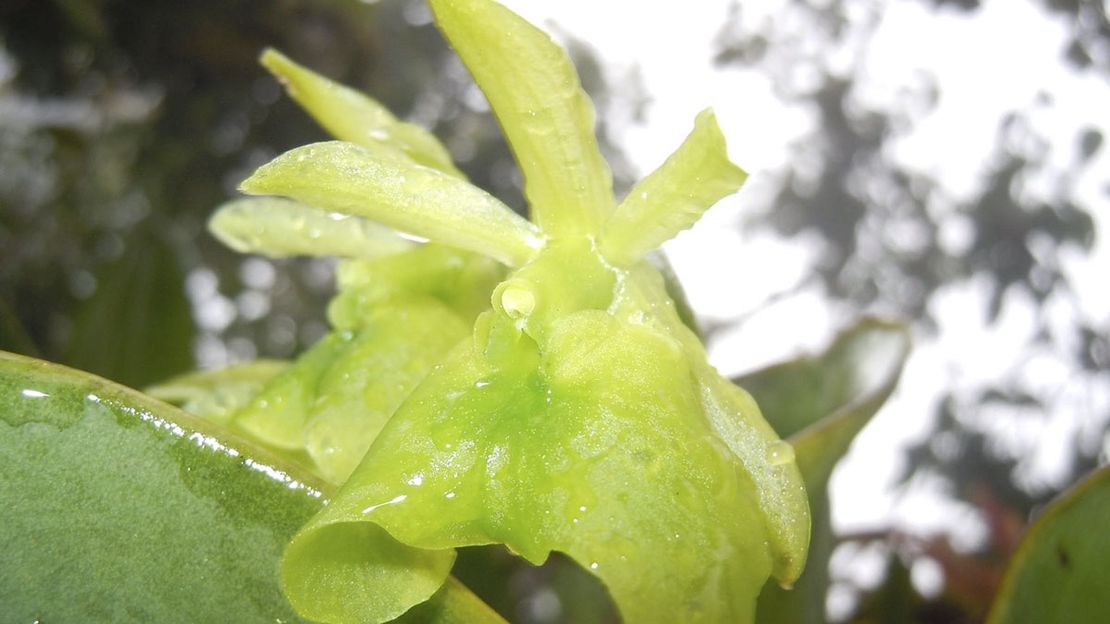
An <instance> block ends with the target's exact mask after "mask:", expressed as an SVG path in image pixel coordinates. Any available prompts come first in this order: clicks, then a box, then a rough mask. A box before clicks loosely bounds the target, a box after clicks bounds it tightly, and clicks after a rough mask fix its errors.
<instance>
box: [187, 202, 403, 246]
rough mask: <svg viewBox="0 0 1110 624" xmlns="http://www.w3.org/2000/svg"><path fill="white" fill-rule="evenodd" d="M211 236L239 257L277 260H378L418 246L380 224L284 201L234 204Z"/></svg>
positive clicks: (219, 216) (212, 226) (216, 218)
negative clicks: (327, 257)
mask: <svg viewBox="0 0 1110 624" xmlns="http://www.w3.org/2000/svg"><path fill="white" fill-rule="evenodd" d="M208 231H209V232H211V233H212V235H213V236H215V237H216V238H218V239H219V240H220V242H222V243H223V244H225V245H227V246H228V247H230V248H232V249H234V250H235V251H238V252H239V253H256V254H262V255H265V256H269V257H271V258H285V257H288V256H299V255H305V256H324V255H326V256H339V257H341V258H373V257H376V256H381V255H387V254H392V253H398V252H401V251H405V250H406V249H411V248H412V246H413V244H414V243H413V242H412V241H410V240H407V239H405V238H403V237H401V236H399V235H398V234H397V233H396V232H395V231H393V230H392V229H390V228H387V227H385V226H384V225H381V224H380V223H375V222H373V221H370V220H368V219H363V218H361V217H352V216H351V215H346V214H340V213H336V212H330V213H329V212H324V211H323V210H316V209H315V208H311V207H309V206H305V205H304V204H302V203H299V202H295V201H292V200H289V199H283V198H280V197H248V198H244V199H237V200H234V201H230V202H228V203H226V204H224V205H222V206H220V207H219V208H218V209H217V210H216V213H215V214H213V215H212V218H211V219H209V220H208Z"/></svg>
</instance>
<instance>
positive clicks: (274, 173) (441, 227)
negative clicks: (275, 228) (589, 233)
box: [240, 141, 543, 266]
mask: <svg viewBox="0 0 1110 624" xmlns="http://www.w3.org/2000/svg"><path fill="white" fill-rule="evenodd" d="M240 188H241V189H242V190H243V191H244V192H245V193H248V194H251V195H282V196H285V197H290V198H292V199H295V200H297V201H300V202H302V203H305V204H308V205H310V206H315V207H317V208H321V209H324V210H328V211H331V212H338V213H341V214H349V215H355V216H360V217H366V218H368V219H371V220H373V221H377V222H380V223H384V224H385V225H388V226H390V227H392V228H395V229H397V230H400V231H402V232H407V233H409V234H413V235H416V236H421V237H424V238H427V239H429V240H431V241H433V242H438V243H442V244H445V245H450V246H452V247H458V248H460V249H466V250H469V251H474V252H477V253H481V254H484V255H487V256H489V257H491V258H494V259H495V260H498V261H500V262H503V263H505V264H507V265H510V266H517V265H520V264H523V263H524V262H525V261H527V260H528V259H529V258H531V257H532V256H533V255H534V254H535V252H536V250H537V249H538V248H539V247H541V246H542V244H543V239H542V237H541V236H540V233H539V231H538V230H537V229H536V227H535V226H534V225H532V224H531V223H529V222H528V221H526V220H525V219H523V218H521V217H520V216H519V215H517V214H516V213H514V212H513V211H512V210H510V209H509V207H508V206H506V205H505V204H503V203H501V202H500V201H498V200H497V199H496V198H494V197H493V196H492V195H490V194H489V193H486V192H485V191H483V190H481V189H478V188H477V187H475V186H473V185H471V184H470V183H468V182H466V181H465V180H460V179H458V178H455V177H452V176H449V175H447V174H445V173H443V172H440V171H437V170H435V169H432V168H430V167H425V166H423V165H418V164H416V163H414V162H412V161H411V160H408V159H402V158H391V157H389V156H387V155H385V154H377V153H374V152H372V151H370V150H368V149H366V148H363V147H361V146H358V145H355V144H354V143H347V142H343V141H331V142H327V143H314V144H312V145H306V146H304V147H298V148H296V149H293V150H290V151H288V152H286V153H285V154H282V155H281V156H278V157H277V158H276V159H274V160H273V161H271V162H270V163H269V164H266V165H263V166H262V167H260V168H259V169H258V170H257V171H255V172H254V175H252V176H251V177H250V178H248V179H247V180H246V181H244V182H243V184H242V185H241V187H240Z"/></svg>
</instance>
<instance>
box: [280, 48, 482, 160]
mask: <svg viewBox="0 0 1110 624" xmlns="http://www.w3.org/2000/svg"><path fill="white" fill-rule="evenodd" d="M261 60H262V64H263V65H264V66H266V69H268V70H270V72H271V73H272V74H273V75H274V76H275V77H276V78H277V79H278V80H279V81H280V82H281V83H282V84H284V85H285V88H286V90H288V91H289V95H291V96H292V97H293V99H295V100H296V101H297V102H298V103H299V104H300V105H301V106H303V107H304V108H305V110H307V111H308V113H309V114H310V115H312V117H313V118H314V119H316V121H318V122H319V123H320V125H321V126H323V127H324V129H326V130H327V131H328V132H329V133H330V134H331V135H332V136H334V137H335V138H337V139H339V140H341V141H350V142H352V143H358V144H359V145H362V146H364V147H369V148H382V147H386V148H395V149H398V150H400V151H401V152H403V153H404V154H406V155H407V156H408V157H410V158H412V159H413V160H414V161H416V162H417V163H420V164H421V165H424V166H426V167H431V168H433V169H438V170H440V171H442V172H444V173H447V174H450V175H453V176H456V177H463V175H462V173H461V172H460V171H459V170H458V169H456V168H455V165H454V163H452V162H451V155H450V154H449V153H448V152H447V148H445V147H444V146H443V144H442V143H440V142H439V140H438V139H436V138H435V136H434V135H432V133H431V132H428V131H427V130H425V129H424V128H421V127H420V126H417V125H413V124H410V123H406V122H402V121H398V120H397V118H396V117H394V116H393V113H391V112H389V109H387V108H386V107H384V106H382V105H381V104H380V103H378V101H377V100H374V99H373V98H370V97H367V96H366V95H363V94H362V93H359V92H358V91H356V90H354V89H351V88H350V87H346V86H344V85H342V84H339V83H337V82H334V81H332V80H329V79H328V78H325V77H324V76H321V75H320V74H317V73H316V72H313V71H312V70H310V69H308V68H306V67H302V66H301V65H298V64H297V63H294V62H293V61H292V60H290V59H289V58H287V57H286V56H285V55H283V54H281V53H280V52H278V51H277V50H273V49H270V50H266V51H265V52H263V53H262V59H261Z"/></svg>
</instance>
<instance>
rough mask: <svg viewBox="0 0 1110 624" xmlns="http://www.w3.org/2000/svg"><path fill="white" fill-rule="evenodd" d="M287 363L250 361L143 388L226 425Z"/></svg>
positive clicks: (184, 408) (187, 374)
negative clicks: (233, 414) (232, 415)
mask: <svg viewBox="0 0 1110 624" xmlns="http://www.w3.org/2000/svg"><path fill="white" fill-rule="evenodd" d="M287 368H289V362H284V361H280V360H254V361H252V362H246V363H244V364H235V365H232V366H228V367H227V368H222V369H219V370H211V371H197V372H192V373H186V374H184V375H178V376H177V377H173V378H171V379H167V380H166V381H164V382H162V383H159V384H157V385H154V386H150V387H148V388H146V390H145V391H146V393H147V394H148V395H150V396H151V397H153V398H155V399H158V400H160V401H165V402H167V403H170V404H173V405H177V406H178V407H180V408H181V409H183V410H185V411H186V412H189V413H190V414H195V415H197V416H200V417H202V418H204V419H205V420H210V421H212V422H215V423H219V424H226V422H227V420H228V419H229V418H230V417H231V414H232V413H234V412H235V411H236V410H238V409H240V408H242V407H243V406H245V405H246V404H247V403H248V402H250V400H251V399H252V398H253V397H254V396H255V395H257V394H258V393H259V391H261V390H262V388H264V387H265V386H266V384H268V383H270V381H272V380H273V379H274V377H276V376H278V375H279V374H281V373H282V372H284V371H285V370H286V369H287Z"/></svg>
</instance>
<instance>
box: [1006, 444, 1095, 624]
mask: <svg viewBox="0 0 1110 624" xmlns="http://www.w3.org/2000/svg"><path fill="white" fill-rule="evenodd" d="M1107 527H1110V467H1106V466H1104V467H1102V468H1100V469H1098V470H1096V471H1095V472H1093V473H1092V474H1090V475H1088V476H1087V477H1086V478H1085V479H1083V481H1081V482H1080V483H1079V484H1077V485H1075V486H1073V487H1072V488H1071V489H1070V490H1068V491H1067V492H1065V493H1064V494H1063V495H1061V496H1060V497H1059V498H1058V499H1057V500H1056V501H1055V502H1053V503H1052V504H1051V505H1049V506H1048V508H1046V509H1045V510H1044V511H1043V512H1042V513H1041V516H1040V517H1039V518H1037V520H1036V521H1035V522H1034V523H1033V524H1032V525H1031V526H1030V527H1029V528H1028V529H1027V530H1026V534H1025V537H1024V538H1022V541H1021V546H1019V547H1018V551H1017V553H1015V554H1014V557H1013V559H1012V560H1011V562H1010V568H1009V570H1008V571H1007V573H1006V579H1005V580H1004V581H1003V583H1002V589H1001V590H999V592H998V596H997V597H996V598H995V602H994V606H993V607H992V609H991V613H990V616H989V617H988V618H987V621H988V622H989V623H990V624H1018V623H1022V622H1038V623H1043V624H1065V623H1067V624H1073V623H1074V624H1098V623H1102V622H1107V621H1110V601H1108V600H1107V599H1106V579H1107V562H1108V561H1110V531H1107Z"/></svg>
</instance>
